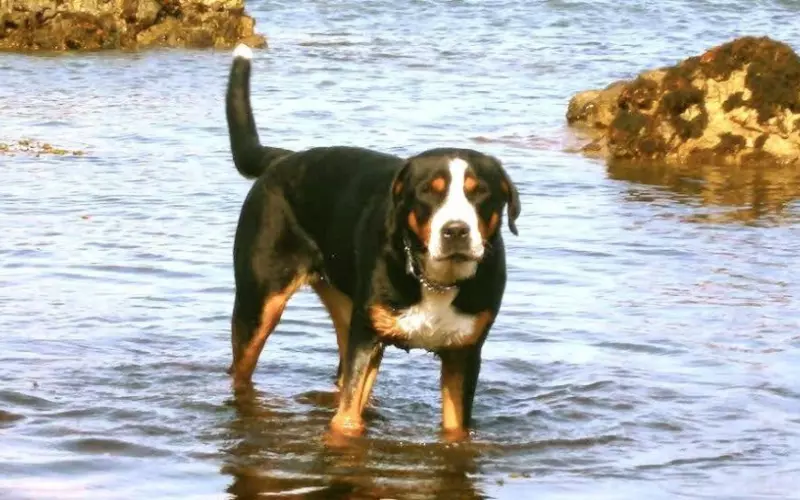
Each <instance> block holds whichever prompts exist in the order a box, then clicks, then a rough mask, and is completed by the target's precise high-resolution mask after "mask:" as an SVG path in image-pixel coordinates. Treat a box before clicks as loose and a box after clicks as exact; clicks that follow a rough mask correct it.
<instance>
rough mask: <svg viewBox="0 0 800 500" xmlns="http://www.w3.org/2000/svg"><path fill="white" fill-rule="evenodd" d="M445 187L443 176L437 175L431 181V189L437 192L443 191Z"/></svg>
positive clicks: (445, 182)
mask: <svg viewBox="0 0 800 500" xmlns="http://www.w3.org/2000/svg"><path fill="white" fill-rule="evenodd" d="M446 187H447V181H446V180H444V177H437V178H435V179H434V180H432V181H431V189H433V190H434V191H436V192H437V193H444V190H445V188H446Z"/></svg>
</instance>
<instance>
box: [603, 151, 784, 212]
mask: <svg viewBox="0 0 800 500" xmlns="http://www.w3.org/2000/svg"><path fill="white" fill-rule="evenodd" d="M607 168H608V175H609V177H610V178H611V179H615V180H625V181H633V182H640V183H644V184H650V185H656V186H662V187H665V188H667V189H669V190H670V191H673V192H675V193H678V194H681V195H689V196H691V197H692V200H695V199H697V198H699V201H700V203H702V204H703V205H704V206H706V207H707V208H709V209H711V210H713V212H706V213H698V214H696V215H693V216H692V217H691V219H692V220H697V221H703V222H757V221H763V220H765V219H773V220H775V221H784V222H786V221H791V220H797V219H798V217H799V216H800V212H798V210H796V209H795V210H792V205H793V204H795V207H796V206H797V205H796V202H797V200H798V199H800V166H798V165H793V166H788V167H777V166H776V167H772V168H768V169H767V168H761V169H758V168H744V167H724V166H711V165H705V166H667V165H660V164H659V165H646V164H644V165H643V164H633V163H630V162H620V161H617V162H609V164H608V167H607ZM637 197H638V195H637Z"/></svg>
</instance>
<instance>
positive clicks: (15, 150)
mask: <svg viewBox="0 0 800 500" xmlns="http://www.w3.org/2000/svg"><path fill="white" fill-rule="evenodd" d="M19 153H25V154H32V155H34V156H41V155H43V154H44V155H55V156H65V155H72V156H83V155H85V154H86V152H85V151H81V150H79V149H76V150H68V149H62V148H57V147H54V146H52V145H50V144H48V143H46V142H39V141H35V140H33V139H20V140H18V141H13V142H11V143H4V142H0V156H2V155H8V156H13V155H16V154H19Z"/></svg>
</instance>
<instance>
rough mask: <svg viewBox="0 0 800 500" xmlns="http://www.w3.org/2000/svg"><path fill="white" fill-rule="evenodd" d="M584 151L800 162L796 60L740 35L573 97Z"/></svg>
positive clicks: (570, 117)
mask: <svg viewBox="0 0 800 500" xmlns="http://www.w3.org/2000/svg"><path fill="white" fill-rule="evenodd" d="M567 122H568V123H569V124H570V125H572V126H579V127H580V128H581V129H582V130H585V131H588V133H589V135H590V136H591V138H592V141H591V142H590V143H588V144H586V145H584V146H583V148H582V150H583V151H584V152H585V153H587V154H600V155H603V156H605V157H607V158H609V159H628V160H636V161H640V160H645V161H655V162H663V163H709V164H722V165H775V164H783V165H785V164H800V57H798V55H797V54H796V53H795V52H794V51H793V50H792V49H791V47H789V46H788V45H786V44H784V43H781V42H777V41H774V40H772V39H770V38H768V37H761V38H756V37H743V38H738V39H736V40H733V41H731V42H728V43H725V44H723V45H720V46H717V47H714V48H712V49H710V50H709V51H707V52H705V53H704V54H702V55H700V56H695V57H690V58H688V59H686V60H685V61H683V62H681V63H679V64H677V65H675V66H670V67H666V68H660V69H657V70H654V71H648V72H645V73H642V74H640V75H639V76H638V77H637V78H635V79H633V80H626V81H619V82H615V83H613V84H611V85H609V86H608V87H606V88H605V89H602V90H590V91H586V92H581V93H579V94H577V95H575V96H574V97H573V98H572V100H571V101H570V103H569V106H568V110H567Z"/></svg>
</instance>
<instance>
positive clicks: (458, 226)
mask: <svg viewBox="0 0 800 500" xmlns="http://www.w3.org/2000/svg"><path fill="white" fill-rule="evenodd" d="M467 236H469V226H468V225H467V223H466V222H461V221H459V220H454V221H450V222H448V223H447V224H445V225H444V226H443V227H442V237H443V238H444V239H446V240H451V241H459V240H463V239H464V238H466V237H467Z"/></svg>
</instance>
